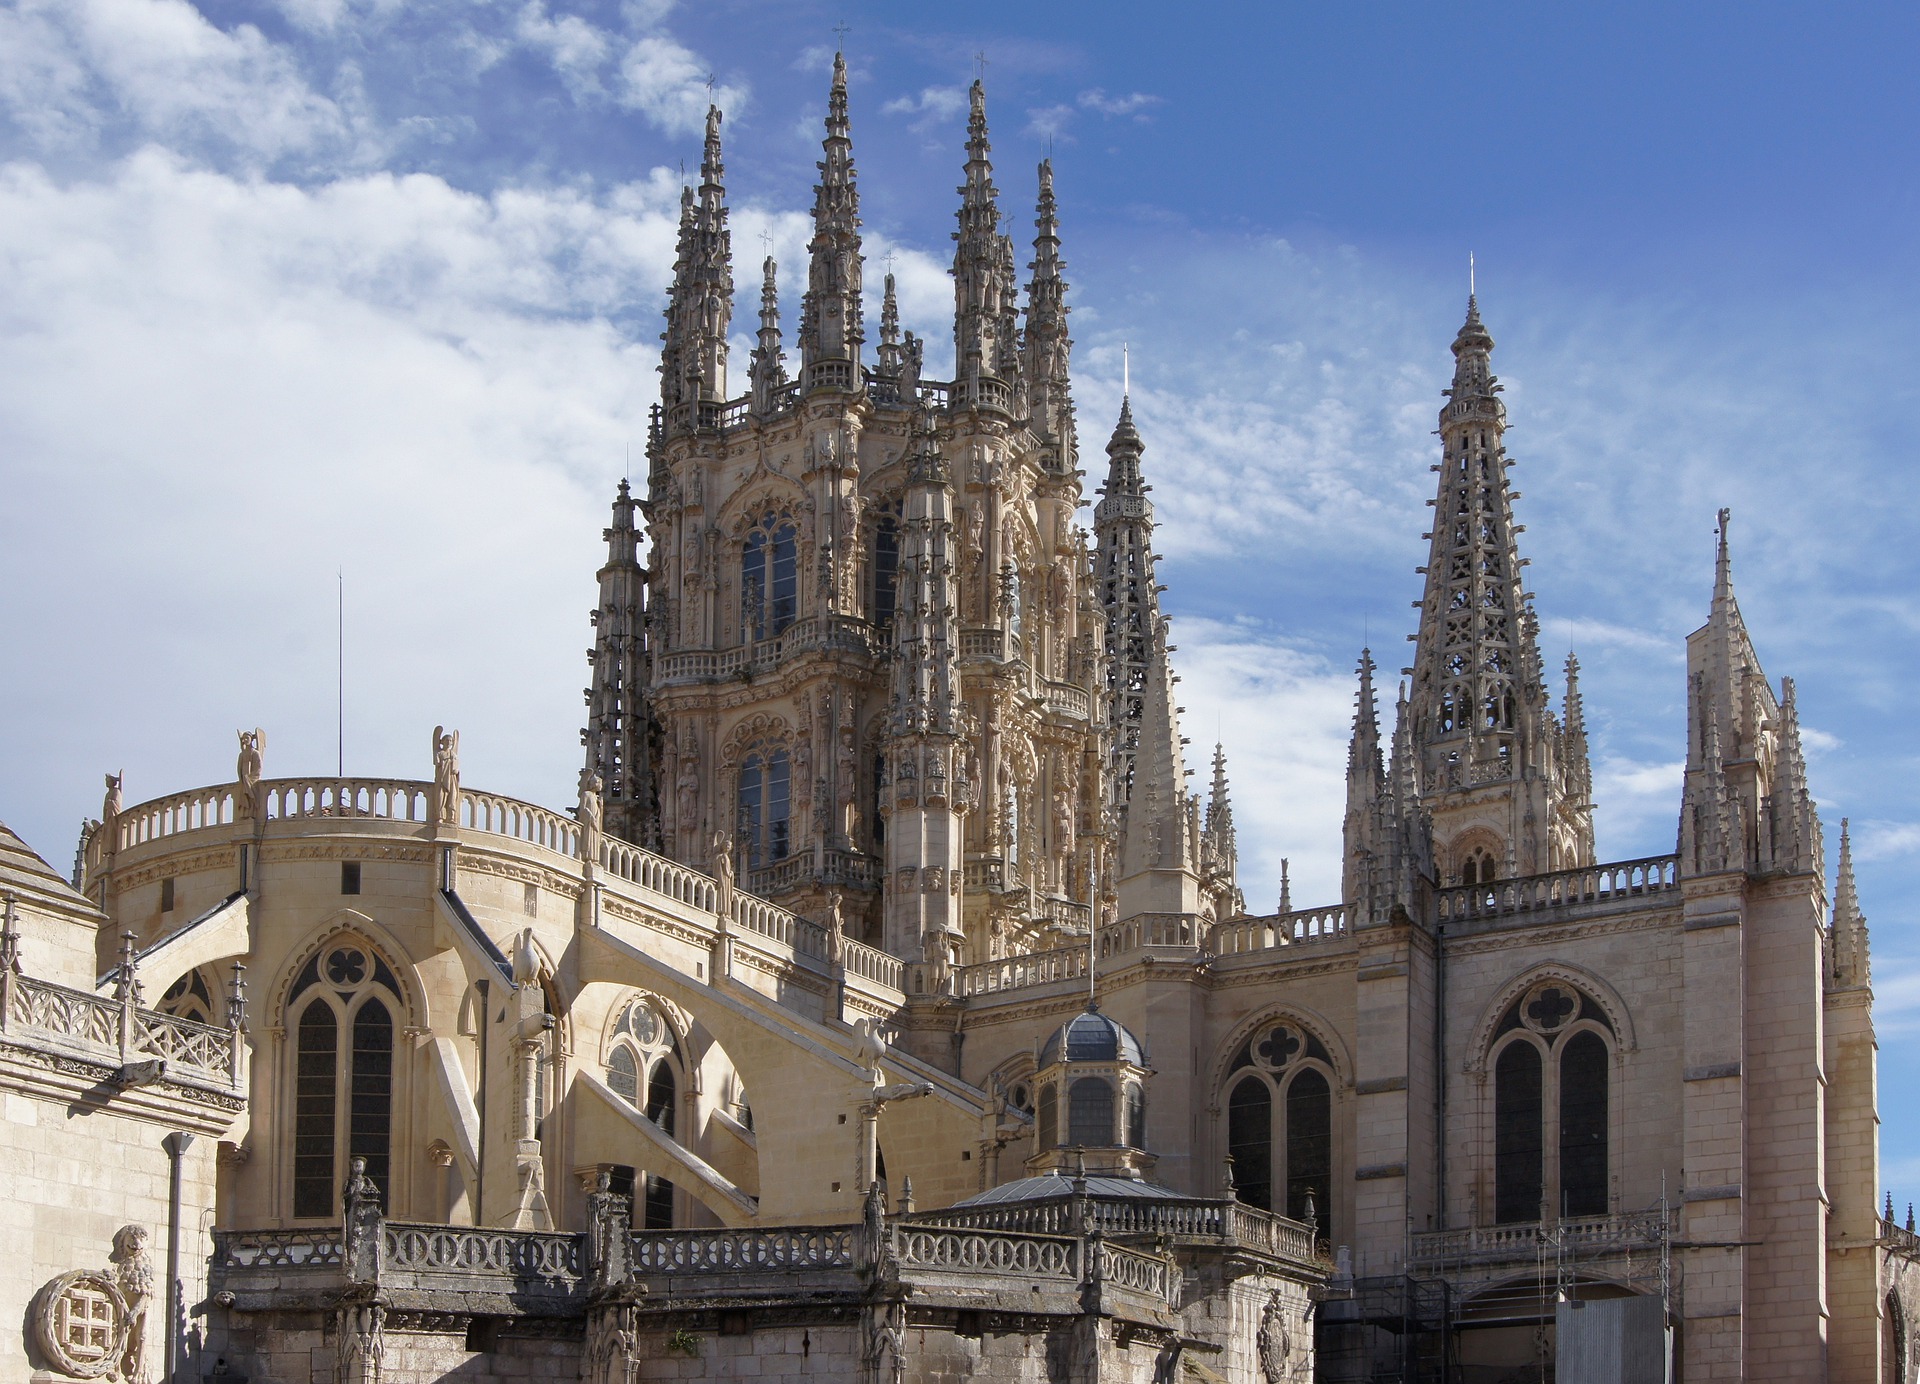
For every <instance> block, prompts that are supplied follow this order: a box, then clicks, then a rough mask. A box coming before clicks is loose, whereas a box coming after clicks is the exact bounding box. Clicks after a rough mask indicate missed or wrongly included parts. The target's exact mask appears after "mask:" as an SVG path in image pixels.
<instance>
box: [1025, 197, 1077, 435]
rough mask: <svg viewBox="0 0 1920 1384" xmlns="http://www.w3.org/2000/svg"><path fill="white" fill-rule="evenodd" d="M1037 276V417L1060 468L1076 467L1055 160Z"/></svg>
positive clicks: (1032, 295)
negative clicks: (1054, 450) (1054, 191)
mask: <svg viewBox="0 0 1920 1384" xmlns="http://www.w3.org/2000/svg"><path fill="white" fill-rule="evenodd" d="M1028 268H1030V269H1031V270H1032V271H1033V277H1032V279H1031V280H1029V281H1028V284H1027V331H1026V341H1025V345H1024V348H1023V349H1024V352H1025V355H1026V361H1025V374H1026V379H1027V383H1028V388H1029V389H1030V390H1031V391H1032V395H1031V406H1032V409H1033V417H1034V420H1035V422H1036V424H1037V425H1038V427H1039V428H1040V430H1041V431H1042V432H1044V433H1045V434H1046V435H1047V436H1048V437H1050V438H1051V439H1053V442H1054V446H1055V448H1056V452H1055V455H1056V457H1057V461H1058V465H1059V467H1060V469H1062V470H1066V471H1071V470H1073V469H1075V464H1076V460H1077V458H1076V456H1075V453H1076V451H1077V448H1076V446H1075V441H1074V435H1073V396H1072V394H1071V392H1070V388H1069V383H1068V375H1067V366H1068V359H1069V357H1070V355H1071V353H1072V349H1073V341H1072V338H1070V337H1069V336H1068V335H1067V313H1068V311H1069V309H1068V308H1067V303H1066V294H1067V281H1066V278H1065V277H1064V274H1063V271H1064V270H1065V269H1066V263H1065V261H1063V260H1062V259H1061V258H1060V216H1059V204H1058V203H1057V202H1056V201H1055V199H1054V195H1053V160H1052V159H1046V160H1043V161H1042V162H1041V164H1040V202H1039V208H1038V213H1037V215H1036V217H1035V220H1034V238H1033V262H1032V263H1031V264H1030V265H1029V266H1028Z"/></svg>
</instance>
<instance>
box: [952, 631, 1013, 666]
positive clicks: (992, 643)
mask: <svg viewBox="0 0 1920 1384" xmlns="http://www.w3.org/2000/svg"><path fill="white" fill-rule="evenodd" d="M960 657H962V658H990V659H992V660H994V661H995V662H996V663H1005V662H1006V661H1007V632H1006V631H1005V630H1003V629H966V630H961V631H960Z"/></svg>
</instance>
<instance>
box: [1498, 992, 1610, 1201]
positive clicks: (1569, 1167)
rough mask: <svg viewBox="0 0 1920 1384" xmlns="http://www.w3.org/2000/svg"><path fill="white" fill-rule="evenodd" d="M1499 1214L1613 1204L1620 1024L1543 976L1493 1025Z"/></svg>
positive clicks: (1585, 998) (1578, 994) (1588, 998)
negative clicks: (1613, 1122)
mask: <svg viewBox="0 0 1920 1384" xmlns="http://www.w3.org/2000/svg"><path fill="white" fill-rule="evenodd" d="M1495 1043H1496V1045H1498V1046H1497V1050H1496V1053H1495V1058H1494V1062H1493V1073H1494V1108H1493V1115H1494V1128H1493V1135H1494V1169H1493V1171H1494V1220H1495V1221H1496V1222H1498V1223H1502V1224H1505V1223H1512V1222H1526V1221H1534V1220H1538V1219H1539V1218H1540V1217H1541V1216H1542V1215H1543V1214H1546V1215H1555V1214H1557V1215H1560V1216H1604V1215H1606V1214H1607V1213H1608V1212H1609V1211H1610V1210H1611V1202H1612V1184H1611V1181H1610V1175H1609V1170H1610V1166H1611V1162H1610V1159H1611V1155H1610V1152H1609V1148H1610V1143H1609V1141H1610V1139H1611V1137H1612V1136H1611V1129H1612V1125H1611V1120H1610V1114H1611V1108H1612V1104H1613V1093H1612V1090H1611V1082H1612V1067H1613V1028H1612V1024H1611V1022H1610V1020H1609V1019H1608V1018H1607V1016H1606V1014H1605V1012H1604V1011H1603V1010H1601V1009H1600V1008H1599V1006H1597V1005H1596V1004H1595V1003H1594V1002H1593V1000H1592V999H1591V998H1590V997H1588V996H1587V995H1584V994H1582V993H1581V992H1580V991H1578V990H1576V989H1574V988H1573V987H1572V986H1570V985H1567V984H1565V983H1563V982H1560V981H1555V980H1548V981H1542V982H1540V983H1538V984H1536V985H1534V986H1533V987H1531V988H1530V989H1529V990H1527V991H1526V993H1525V994H1523V995H1522V996H1521V997H1520V998H1519V999H1517V1000H1515V1001H1514V1002H1513V1004H1512V1005H1510V1006H1509V1007H1508V1009H1507V1012H1506V1015H1505V1016H1504V1018H1503V1019H1502V1020H1501V1023H1500V1025H1499V1027H1498V1029H1497V1030H1496V1033H1495Z"/></svg>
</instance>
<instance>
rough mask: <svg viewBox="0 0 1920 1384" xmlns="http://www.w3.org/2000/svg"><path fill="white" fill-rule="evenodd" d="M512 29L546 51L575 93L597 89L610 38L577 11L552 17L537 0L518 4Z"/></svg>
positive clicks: (521, 39) (555, 69)
mask: <svg viewBox="0 0 1920 1384" xmlns="http://www.w3.org/2000/svg"><path fill="white" fill-rule="evenodd" d="M514 32H515V34H516V35H517V36H518V37H519V39H520V41H521V42H522V43H524V44H526V45H527V46H528V47H529V48H533V49H537V50H539V51H542V52H544V53H546V54H547V55H548V57H549V59H550V60H551V61H552V63H553V68H554V71H556V72H557V73H559V74H560V77H561V80H562V81H564V82H565V83H566V84H567V88H568V90H570V91H571V92H573V94H574V95H575V96H584V95H588V94H591V93H597V92H598V91H599V90H600V69H601V67H602V66H604V65H605V63H606V61H607V57H608V55H609V54H610V53H611V52H612V50H613V43H612V40H611V38H610V37H609V36H608V35H607V34H606V33H605V32H603V31H602V30H600V29H597V28H595V27H594V26H593V25H592V24H589V23H588V22H587V21H586V20H584V19H582V18H581V17H580V16H579V15H577V14H563V15H560V16H559V17H557V18H556V17H554V16H552V15H549V14H548V13H547V7H546V6H545V5H544V4H543V3H541V0H527V3H526V4H525V5H524V6H522V7H521V10H520V16H519V19H518V20H517V21H516V23H515V26H514Z"/></svg>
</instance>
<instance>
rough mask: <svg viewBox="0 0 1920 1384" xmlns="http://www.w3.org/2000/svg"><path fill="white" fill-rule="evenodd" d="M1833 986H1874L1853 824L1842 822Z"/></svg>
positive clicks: (1834, 893)
mask: <svg viewBox="0 0 1920 1384" xmlns="http://www.w3.org/2000/svg"><path fill="white" fill-rule="evenodd" d="M1831 951H1832V955H1833V984H1834V986H1835V987H1836V988H1841V987H1848V986H1855V985H1871V984H1872V983H1873V975H1872V964H1871V959H1870V947H1869V944H1868V937H1867V919H1866V915H1865V914H1863V913H1862V912H1861V911H1860V891H1859V888H1858V886H1857V885H1855V883H1854V879H1853V837H1852V832H1851V829H1850V823H1849V822H1848V821H1847V819H1846V818H1844V817H1842V818H1841V819H1840V873H1839V875H1838V877H1837V878H1836V879H1835V881H1834V887H1833V940H1832V946H1831Z"/></svg>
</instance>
